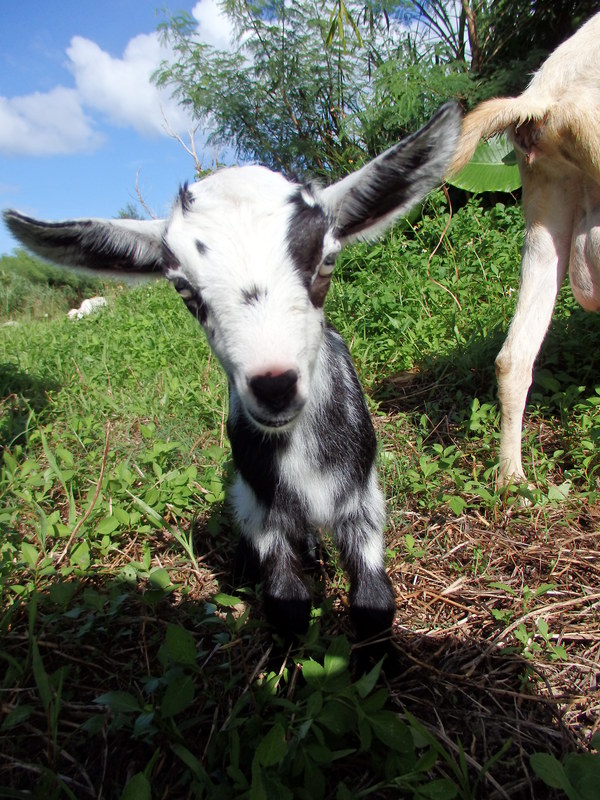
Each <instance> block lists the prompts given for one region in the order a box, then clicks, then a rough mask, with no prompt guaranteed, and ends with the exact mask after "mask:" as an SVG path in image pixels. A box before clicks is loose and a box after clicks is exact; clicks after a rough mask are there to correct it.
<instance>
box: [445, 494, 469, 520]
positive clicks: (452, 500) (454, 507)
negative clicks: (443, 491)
mask: <svg viewBox="0 0 600 800" xmlns="http://www.w3.org/2000/svg"><path fill="white" fill-rule="evenodd" d="M446 502H447V503H448V505H449V506H450V509H451V511H452V513H453V514H454V515H455V516H457V517H460V515H461V514H462V513H463V511H464V510H465V508H466V505H467V501H466V500H465V499H464V497H459V496H458V495H453V496H452V497H448V499H447V501H446Z"/></svg>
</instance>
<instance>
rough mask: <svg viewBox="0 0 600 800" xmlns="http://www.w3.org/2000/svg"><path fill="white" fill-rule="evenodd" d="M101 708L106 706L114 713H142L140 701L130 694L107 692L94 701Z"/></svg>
mask: <svg viewBox="0 0 600 800" xmlns="http://www.w3.org/2000/svg"><path fill="white" fill-rule="evenodd" d="M94 703H96V704H97V705H99V706H106V707H107V708H109V709H110V710H111V711H113V712H114V713H119V712H123V713H127V712H130V711H140V710H141V709H140V704H139V702H138V700H137V699H136V698H135V697H134V696H133V695H132V694H129V692H106V694H101V695H100V697H97V698H96V699H95V700H94Z"/></svg>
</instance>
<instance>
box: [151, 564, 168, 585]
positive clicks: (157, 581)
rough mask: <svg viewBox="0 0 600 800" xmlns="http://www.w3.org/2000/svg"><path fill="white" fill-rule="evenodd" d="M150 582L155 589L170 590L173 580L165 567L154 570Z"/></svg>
mask: <svg viewBox="0 0 600 800" xmlns="http://www.w3.org/2000/svg"><path fill="white" fill-rule="evenodd" d="M148 581H149V583H150V586H152V588H153V589H168V588H169V586H170V585H171V578H170V576H169V573H168V572H167V570H166V569H165V568H164V567H157V568H156V569H153V570H152V572H151V573H150V575H149V576H148Z"/></svg>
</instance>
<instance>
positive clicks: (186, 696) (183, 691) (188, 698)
mask: <svg viewBox="0 0 600 800" xmlns="http://www.w3.org/2000/svg"><path fill="white" fill-rule="evenodd" d="M194 693H195V687H194V681H193V680H192V678H191V677H189V676H188V675H186V676H185V677H183V678H179V677H178V678H177V679H175V680H172V681H171V682H170V683H169V685H168V686H167V690H166V692H165V695H164V697H163V701H162V704H161V707H160V713H161V715H162V716H163V717H164V718H169V717H174V716H175V715H176V714H180V713H181V712H182V711H185V709H186V708H188V707H189V706H190V705H191V703H192V701H193V699H194Z"/></svg>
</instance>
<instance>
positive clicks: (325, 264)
mask: <svg viewBox="0 0 600 800" xmlns="http://www.w3.org/2000/svg"><path fill="white" fill-rule="evenodd" d="M336 256H337V253H330V254H329V255H327V256H325V258H324V259H323V261H322V263H321V266H320V267H319V275H322V276H323V277H324V278H325V277H327V276H328V275H331V273H332V272H333V270H334V269H335V259H336Z"/></svg>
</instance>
